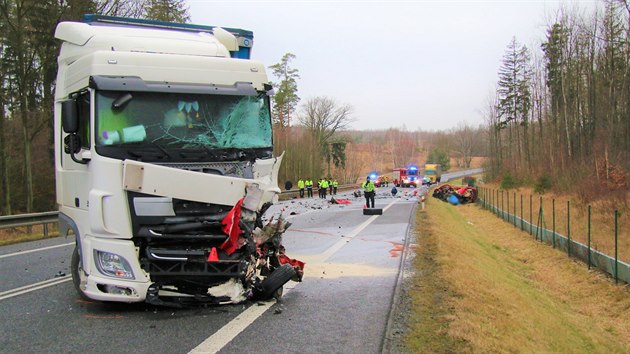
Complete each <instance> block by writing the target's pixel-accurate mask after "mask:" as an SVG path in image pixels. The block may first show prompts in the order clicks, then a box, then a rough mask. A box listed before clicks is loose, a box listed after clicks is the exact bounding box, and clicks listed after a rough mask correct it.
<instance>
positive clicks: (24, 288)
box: [0, 275, 72, 300]
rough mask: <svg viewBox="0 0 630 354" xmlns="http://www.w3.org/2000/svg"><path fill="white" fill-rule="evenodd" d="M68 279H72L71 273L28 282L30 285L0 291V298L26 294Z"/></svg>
mask: <svg viewBox="0 0 630 354" xmlns="http://www.w3.org/2000/svg"><path fill="white" fill-rule="evenodd" d="M70 280H72V276H71V275H64V276H62V277H59V278H53V279H48V280H44V281H40V282H39V283H35V284H30V285H26V286H22V287H19V288H15V289H11V290H7V291H4V292H1V293H0V300H4V299H8V298H11V297H14V296H18V295H22V294H27V293H30V292H32V291H35V290H39V289H44V288H47V287H49V286H54V285H57V284H61V283H65V282H67V281H70Z"/></svg>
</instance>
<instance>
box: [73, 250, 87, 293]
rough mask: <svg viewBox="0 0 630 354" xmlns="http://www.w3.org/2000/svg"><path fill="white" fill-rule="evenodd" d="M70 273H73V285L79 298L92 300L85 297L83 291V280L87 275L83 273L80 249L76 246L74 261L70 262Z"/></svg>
mask: <svg viewBox="0 0 630 354" xmlns="http://www.w3.org/2000/svg"><path fill="white" fill-rule="evenodd" d="M70 272H71V273H72V284H73V285H74V289H75V290H76V291H77V293H78V294H79V297H80V298H81V299H82V300H91V299H90V298H89V297H87V296H86V295H85V293H84V292H83V290H81V278H82V277H85V273H84V272H83V264H82V262H81V257H79V249H78V247H77V246H76V245H75V246H74V252H72V259H71V260H70Z"/></svg>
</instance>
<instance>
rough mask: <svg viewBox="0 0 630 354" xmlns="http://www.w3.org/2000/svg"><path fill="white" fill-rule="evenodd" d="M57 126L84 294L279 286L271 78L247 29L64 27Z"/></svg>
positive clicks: (213, 293)
mask: <svg viewBox="0 0 630 354" xmlns="http://www.w3.org/2000/svg"><path fill="white" fill-rule="evenodd" d="M55 37H56V38H57V39H59V40H61V41H62V44H61V49H60V53H59V57H58V64H59V71H58V74H57V81H56V93H55V107H54V116H55V120H54V125H55V127H54V128H55V165H56V166H55V167H56V193H57V203H58V205H59V211H60V213H59V225H60V232H61V234H62V235H68V234H69V233H70V232H69V231H72V233H73V234H74V237H75V239H76V247H75V250H74V253H73V255H72V261H71V268H72V278H73V281H74V285H75V288H76V289H77V291H78V292H79V294H80V295H81V296H82V297H87V298H91V299H95V300H101V301H119V302H141V301H146V302H149V303H152V304H157V305H172V306H183V305H186V304H189V303H192V304H198V303H209V304H220V303H238V302H241V301H244V300H246V299H266V298H271V297H274V296H275V297H278V296H281V294H282V287H283V285H284V284H285V283H286V282H287V281H289V280H290V279H293V280H296V281H300V280H301V278H302V271H303V266H304V264H303V263H302V262H300V261H298V260H293V259H290V258H289V257H287V256H286V255H285V254H284V248H283V246H282V244H281V237H282V233H283V232H284V231H285V230H286V228H287V227H288V223H287V222H286V221H284V220H283V219H282V218H280V219H275V220H273V218H272V220H268V221H267V223H266V224H265V223H264V222H263V220H264V217H263V214H264V213H265V211H266V210H267V209H268V208H269V206H270V205H271V204H272V203H274V202H276V201H277V197H278V193H279V192H280V189H279V188H278V185H277V174H278V169H279V167H280V163H281V160H282V156H279V157H274V156H273V154H272V150H273V146H272V130H271V116H270V106H269V96H270V94H271V91H272V87H271V86H270V85H269V84H268V79H267V76H266V73H265V67H264V66H263V64H261V63H259V62H257V61H253V60H250V51H251V46H252V41H253V34H252V32H250V31H246V30H242V29H233V28H220V27H213V26H200V25H191V24H177V23H167V22H159V21H147V20H138V19H127V18H119V17H108V16H98V15H85V18H84V22H61V23H60V24H59V25H58V26H57V29H56V32H55Z"/></svg>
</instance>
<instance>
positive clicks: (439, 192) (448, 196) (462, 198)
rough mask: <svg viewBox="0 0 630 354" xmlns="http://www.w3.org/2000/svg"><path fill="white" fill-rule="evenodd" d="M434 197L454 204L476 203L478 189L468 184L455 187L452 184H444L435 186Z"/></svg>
mask: <svg viewBox="0 0 630 354" xmlns="http://www.w3.org/2000/svg"><path fill="white" fill-rule="evenodd" d="M433 197H434V198H437V199H440V200H442V201H445V202H449V203H451V204H453V205H458V204H467V203H474V202H475V200H477V189H476V188H474V187H466V186H465V187H459V188H455V187H453V186H451V185H450V184H443V185H441V186H439V187H437V188H435V190H434V191H433Z"/></svg>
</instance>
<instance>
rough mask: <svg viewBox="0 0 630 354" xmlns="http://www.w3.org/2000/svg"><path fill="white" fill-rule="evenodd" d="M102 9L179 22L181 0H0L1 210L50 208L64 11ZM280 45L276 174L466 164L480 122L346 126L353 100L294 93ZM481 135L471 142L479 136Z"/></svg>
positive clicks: (67, 16)
mask: <svg viewBox="0 0 630 354" xmlns="http://www.w3.org/2000/svg"><path fill="white" fill-rule="evenodd" d="M88 13H92V14H101V15H108V16H122V17H131V18H145V19H152V20H160V21H169V22H180V23H185V22H189V21H190V14H189V12H188V7H187V6H186V4H185V1H184V0H0V29H1V31H0V58H1V59H2V60H1V62H0V176H1V177H0V215H10V214H17V213H30V212H35V211H48V210H53V209H55V207H56V205H55V172H54V171H55V169H54V147H53V103H54V85H55V78H56V72H57V62H56V60H57V55H58V52H59V46H60V43H59V41H58V40H56V39H55V38H54V32H55V28H56V26H57V24H58V23H59V22H61V21H82V16H83V15H84V14H88ZM295 58H296V57H295V55H293V54H291V53H287V54H285V55H284V56H283V57H282V58H281V59H280V61H279V62H278V63H277V64H274V65H271V66H270V67H269V69H270V73H271V76H272V77H273V78H274V79H275V80H276V82H274V83H273V84H274V87H275V90H276V94H275V96H274V97H273V105H272V107H273V108H272V109H273V111H272V119H273V135H274V136H273V138H274V149H275V154H276V155H280V154H281V153H283V152H284V154H285V156H284V162H283V164H282V167H281V170H280V181H281V182H283V181H285V180H292V181H296V180H297V179H298V178H306V177H310V178H312V179H313V180H316V179H318V178H321V177H328V176H331V177H334V178H337V179H338V180H339V181H340V183H351V182H356V181H357V180H358V179H362V178H364V175H365V174H366V173H367V172H368V171H377V172H379V173H387V172H391V170H392V169H393V168H396V167H402V166H405V165H407V164H409V163H415V164H422V163H424V162H436V163H441V164H443V165H445V167H446V166H447V165H448V164H449V163H450V161H451V156H452V157H454V159H453V161H455V164H457V165H461V166H466V164H468V165H470V158H471V157H472V156H474V155H475V154H478V151H479V150H480V148H479V146H474V145H475V144H476V142H478V139H472V140H471V139H470V138H467V136H470V134H472V136H475V134H476V135H477V136H478V135H479V134H478V132H479V129H478V128H471V127H469V126H467V125H462V126H460V127H458V128H455V129H453V130H451V131H449V132H436V133H425V132H411V131H407V129H406V128H405V127H402V128H391V129H387V130H382V131H374V132H358V131H351V130H348V128H349V127H350V124H351V123H352V121H353V120H354V119H355V117H354V116H353V107H351V106H350V105H348V104H346V103H343V102H339V101H337V100H336V99H335V98H332V97H326V96H318V97H312V98H307V99H305V100H304V101H301V98H300V97H299V95H298V86H297V81H298V79H299V70H298V69H296V68H294V67H293V65H292V61H293V60H295ZM477 145H478V144H477Z"/></svg>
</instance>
